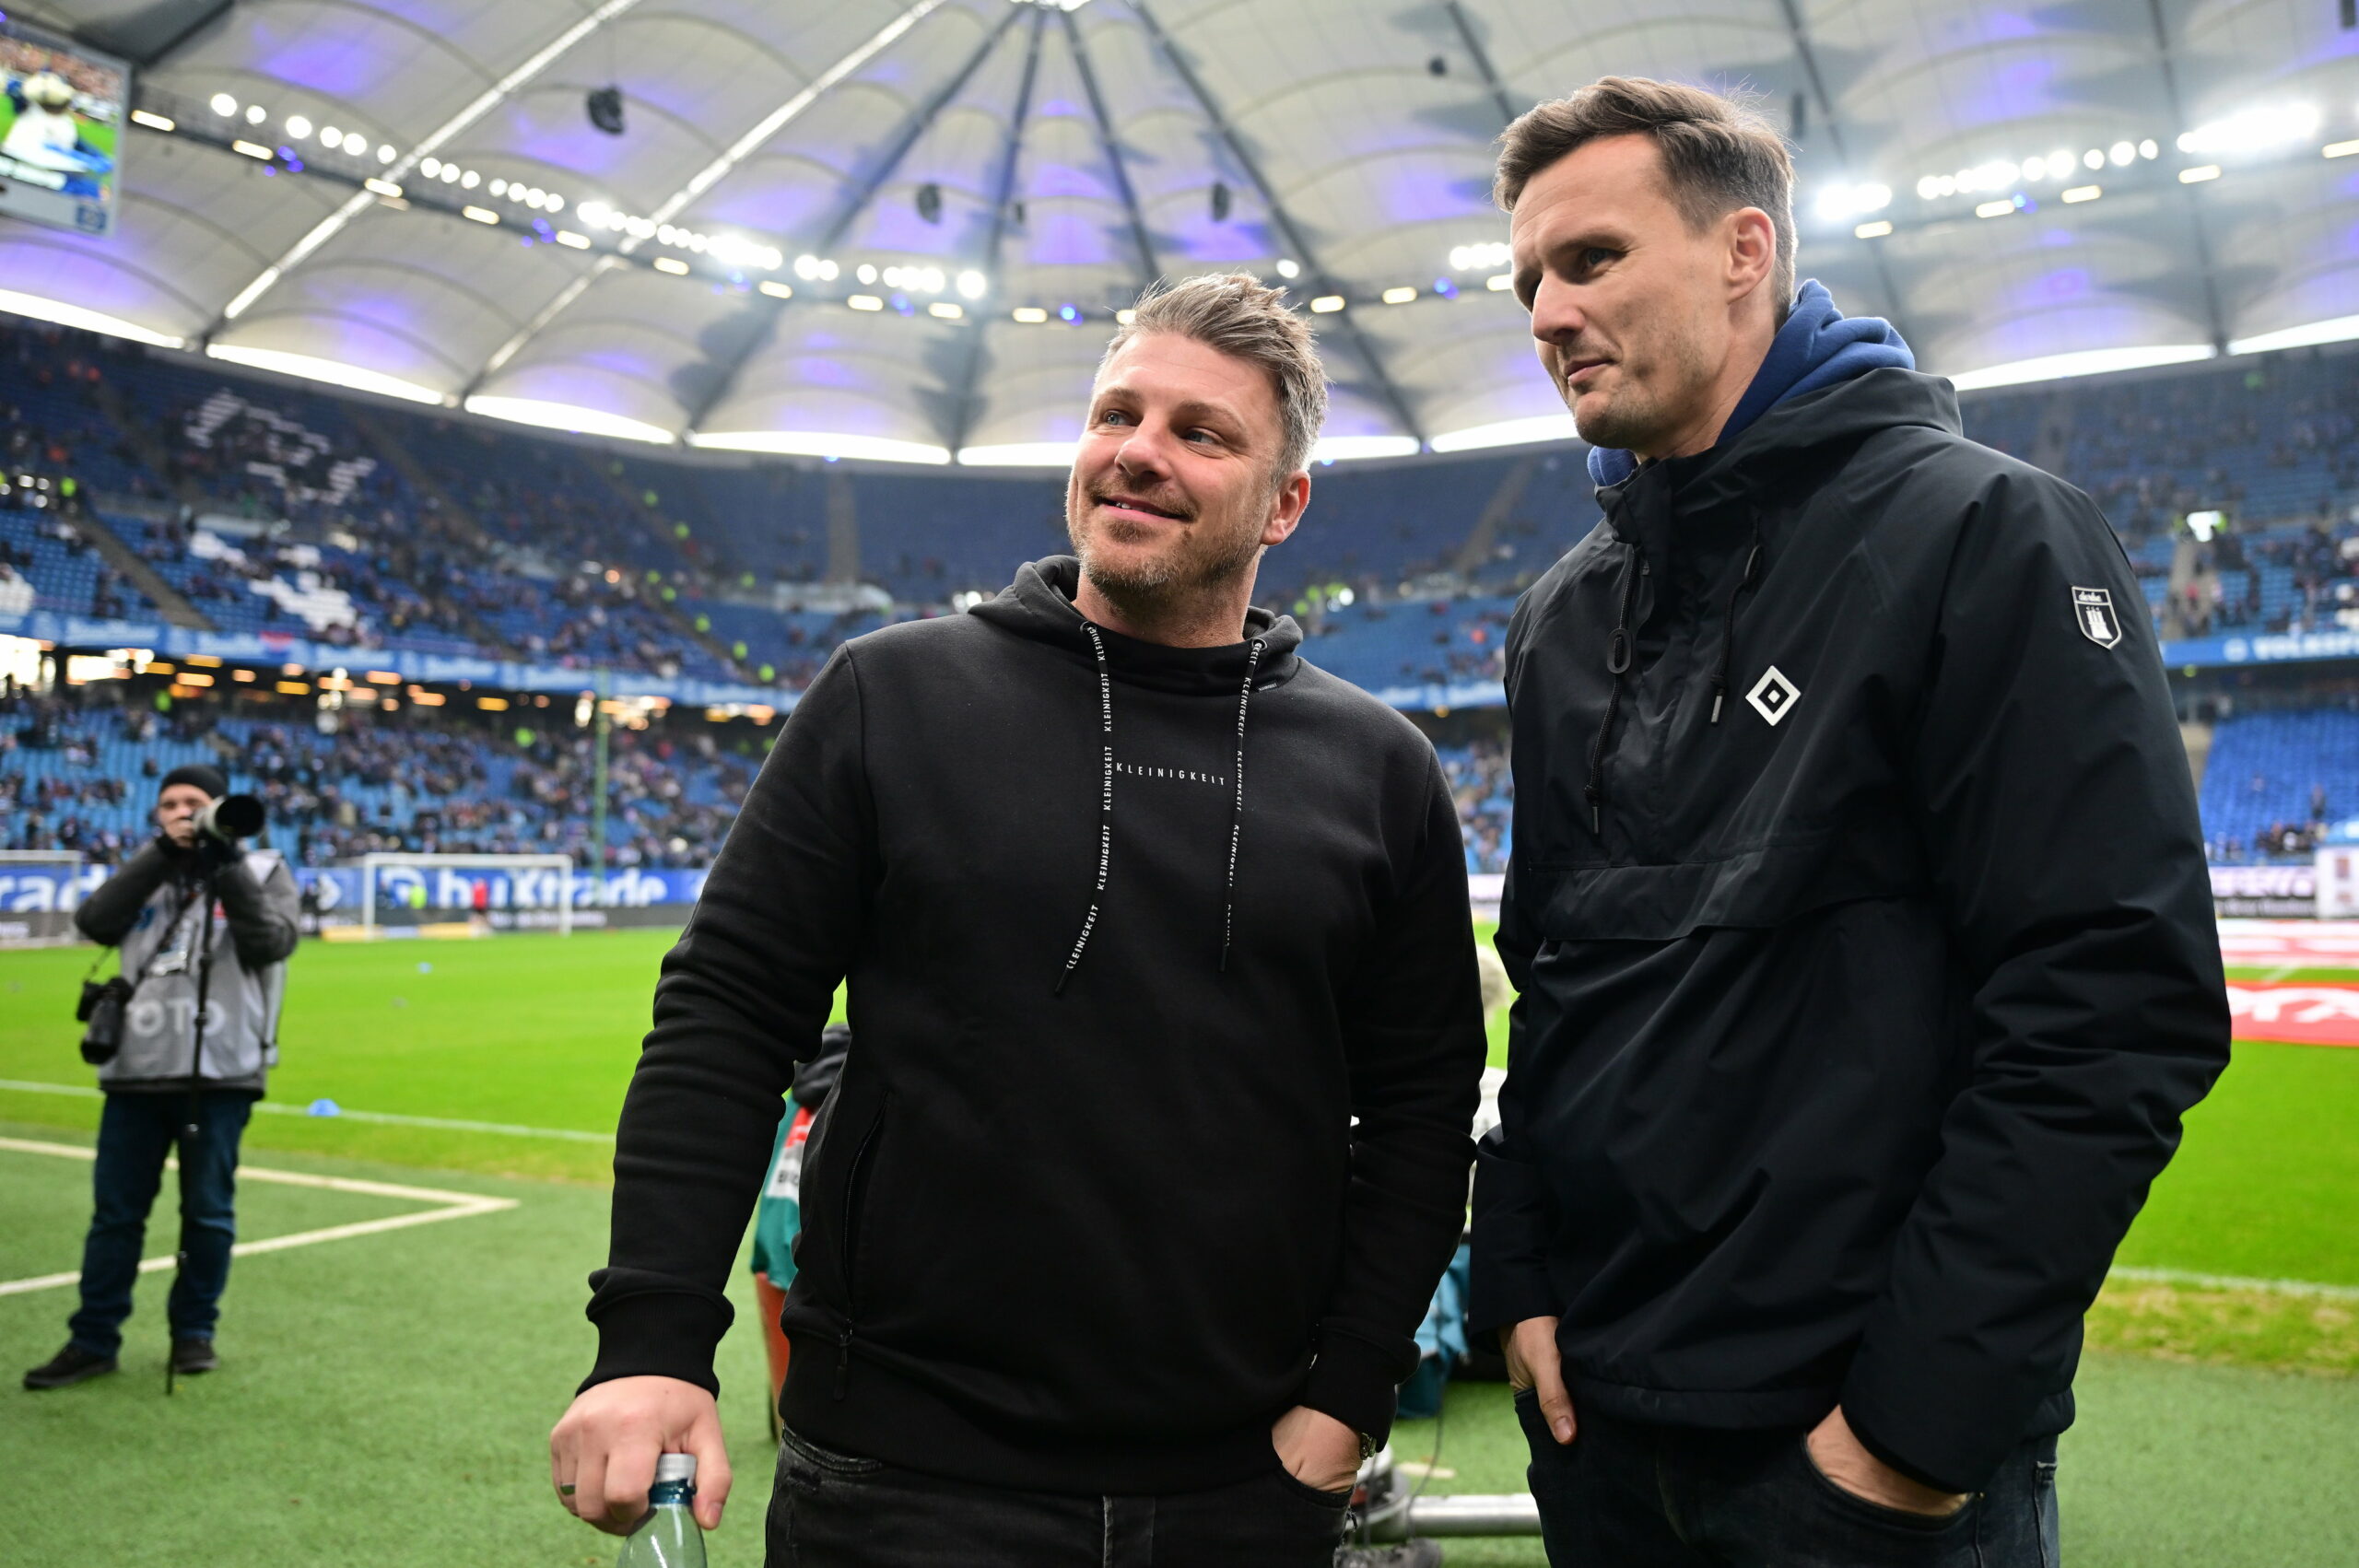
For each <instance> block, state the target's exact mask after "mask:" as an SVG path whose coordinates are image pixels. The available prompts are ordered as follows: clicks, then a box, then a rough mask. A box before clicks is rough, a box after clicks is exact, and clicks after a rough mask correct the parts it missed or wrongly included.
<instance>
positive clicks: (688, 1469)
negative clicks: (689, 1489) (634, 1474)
mask: <svg viewBox="0 0 2359 1568" xmlns="http://www.w3.org/2000/svg"><path fill="white" fill-rule="evenodd" d="M696 1479H697V1457H696V1456H695V1455H694V1454H666V1455H664V1456H663V1457H662V1458H660V1459H658V1460H656V1461H655V1483H656V1484H657V1485H658V1486H661V1485H663V1483H664V1482H665V1481H675V1480H684V1481H688V1482H690V1483H693V1482H694V1481H695V1480H696Z"/></svg>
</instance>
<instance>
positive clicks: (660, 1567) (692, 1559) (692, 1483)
mask: <svg viewBox="0 0 2359 1568" xmlns="http://www.w3.org/2000/svg"><path fill="white" fill-rule="evenodd" d="M696 1500H697V1457H696V1456H695V1455H694V1454H666V1455H664V1456H663V1457H662V1458H660V1459H658V1460H656V1461H655V1484H654V1485H653V1486H652V1487H650V1488H649V1489H648V1492H647V1515H646V1516H645V1517H644V1518H642V1519H640V1521H639V1527H638V1528H637V1529H635V1530H633V1531H631V1533H630V1534H629V1536H628V1537H627V1538H626V1539H624V1541H623V1554H622V1555H621V1556H620V1557H618V1558H616V1559H615V1568H704V1532H703V1531H702V1530H700V1529H698V1528H697V1516H696V1515H695V1514H694V1513H693V1512H691V1511H690V1508H691V1505H692V1504H694V1503H695V1502H696Z"/></svg>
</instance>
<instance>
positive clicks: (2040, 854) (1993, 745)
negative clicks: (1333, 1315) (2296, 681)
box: [1470, 369, 2228, 1491]
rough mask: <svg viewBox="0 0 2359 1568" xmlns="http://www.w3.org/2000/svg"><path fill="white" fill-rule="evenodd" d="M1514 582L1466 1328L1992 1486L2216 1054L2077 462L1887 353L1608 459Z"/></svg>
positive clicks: (2213, 1008)
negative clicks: (1504, 833) (1728, 432)
mask: <svg viewBox="0 0 2359 1568" xmlns="http://www.w3.org/2000/svg"><path fill="white" fill-rule="evenodd" d="M1599 498H1600V500H1601V502H1602V504H1603V505H1604V507H1605V509H1606V521H1604V522H1603V523H1602V524H1601V525H1600V526H1599V527H1598V529H1597V530H1596V531H1595V532H1592V533H1591V534H1590V536H1589V537H1588V538H1587V539H1585V540H1583V541H1582V542H1581V543H1580V544H1578V545H1576V546H1574V548H1573V549H1572V550H1571V551H1570V552H1569V553H1568V554H1567V556H1565V558H1564V559H1563V560H1561V561H1559V562H1558V563H1557V564H1556V565H1555V567H1554V568H1552V569H1551V570H1550V571H1549V572H1548V574H1547V575H1546V576H1545V577H1543V578H1542V579H1541V580H1540V581H1539V582H1538V583H1536V584H1534V585H1533V587H1532V591H1530V592H1529V593H1527V594H1526V595H1525V596H1524V597H1523V600H1522V601H1521V603H1519V604H1518V605H1517V607H1516V614H1515V618H1514V620H1513V622H1512V624H1511V625H1510V626H1509V629H1508V645H1507V679H1508V701H1509V705H1510V708H1511V709H1512V717H1513V726H1514V744H1515V786H1516V789H1515V794H1516V824H1515V850H1514V858H1513V862H1512V865H1511V866H1510V868H1509V871H1508V894H1507V897H1506V901H1505V903H1504V905H1503V906H1502V909H1501V924H1500V931H1499V952H1500V954H1501V955H1502V956H1503V957H1504V958H1505V959H1506V960H1507V965H1508V973H1509V974H1510V976H1511V977H1513V978H1514V980H1515V981H1516V984H1517V986H1518V988H1519V989H1520V992H1521V996H1520V1000H1519V1001H1518V1002H1517V1004H1516V1012H1515V1014H1514V1024H1513V1028H1512V1038H1511V1044H1510V1047H1509V1059H1508V1082H1507V1085H1506V1087H1505V1089H1504V1091H1503V1092H1502V1093H1501V1094H1500V1099H1499V1109H1500V1114H1501V1117H1502V1123H1501V1126H1500V1128H1499V1129H1498V1130H1497V1131H1496V1133H1494V1134H1491V1135H1489V1136H1487V1137H1486V1138H1485V1141H1484V1146H1483V1151H1482V1163H1481V1168H1480V1172H1479V1175H1478V1176H1477V1178H1476V1184H1475V1241H1474V1290H1473V1308H1472V1311H1471V1313H1470V1316H1471V1318H1472V1319H1473V1324H1472V1326H1473V1327H1475V1328H1488V1327H1492V1326H1496V1325H1498V1324H1502V1323H1508V1322H1512V1321H1515V1320H1518V1319H1520V1318H1525V1317H1530V1316H1543V1315H1558V1316H1561V1318H1562V1324H1561V1327H1560V1329H1559V1333H1558V1342H1559V1344H1560V1346H1561V1348H1562V1350H1563V1352H1564V1355H1565V1358H1566V1367H1567V1373H1568V1375H1569V1381H1570V1385H1571V1390H1572V1395H1573V1401H1574V1405H1575V1407H1576V1409H1577V1410H1578V1409H1579V1407H1581V1406H1583V1405H1587V1406H1589V1407H1590V1408H1591V1409H1597V1410H1607V1411H1611V1412H1614V1413H1618V1414H1622V1415H1625V1416H1630V1417H1635V1418H1637V1419H1640V1420H1646V1421H1654V1422H1672V1423H1680V1424H1692V1425H1697V1426H1707V1427H1766V1426H1777V1425H1784V1424H1788V1423H1792V1424H1797V1425H1799V1424H1803V1423H1807V1422H1815V1421H1816V1420H1818V1419H1819V1418H1820V1417H1822V1416H1824V1415H1825V1413H1826V1411H1827V1410H1828V1409H1829V1408H1830V1407H1832V1406H1834V1405H1835V1404H1836V1403H1837V1401H1838V1400H1839V1401H1840V1402H1841V1404H1842V1406H1843V1408H1844V1411H1845V1414H1846V1416H1847V1417H1848V1420H1849V1422H1850V1424H1851V1426H1852V1428H1853V1430H1854V1431H1856V1432H1857V1433H1859V1435H1860V1438H1861V1440H1862V1441H1863V1442H1865V1443H1866V1444H1867V1445H1868V1446H1869V1448H1870V1449H1872V1451H1874V1452H1875V1453H1877V1454H1878V1455H1880V1456H1881V1457H1884V1459H1885V1460H1886V1461H1887V1462H1889V1463H1892V1464H1895V1465H1896V1466H1898V1467H1899V1468H1900V1469H1904V1470H1906V1471H1907V1472H1908V1473H1910V1474H1912V1475H1915V1476H1916V1477H1918V1478H1919V1480H1925V1481H1928V1482H1931V1483H1932V1484H1934V1485H1937V1486H1940V1487H1942V1488H1943V1489H1944V1490H1951V1491H1967V1490H1972V1489H1975V1488H1978V1487H1979V1486H1980V1485H1982V1484H1983V1483H1984V1481H1985V1480H1987V1479H1988V1478H1989V1475H1990V1473H1991V1471H1992V1469H1994V1468H1995V1467H1996V1466H1997V1464H1998V1462H1999V1461H2000V1459H2001V1457H2003V1456H2004V1455H2005V1454H2006V1453H2007V1452H2008V1450H2009V1449H2010V1448H2012V1447H2013V1445H2015V1444H2017V1443H2018V1442H2020V1441H2021V1440H2022V1439H2023V1438H2025V1437H2026V1436H2029V1435H2032V1434H2035V1433H2048V1432H2055V1431H2058V1430H2060V1428H2061V1427H2062V1426H2063V1425H2064V1424H2065V1423H2066V1422H2068V1421H2069V1420H2070V1419H2071V1379H2072V1369H2073V1363H2074V1360H2075V1357H2076V1355H2077V1353H2078V1351H2079V1347H2080V1331H2081V1317H2082V1314H2083V1311H2084V1309H2085V1308H2086V1307H2087V1305H2088V1304H2089V1301H2090V1299H2091V1297H2093V1296H2094V1295H2095V1293H2096V1290H2097V1286H2098V1284H2099V1283H2100V1282H2101V1281H2103V1279H2104V1277H2105V1273H2106V1268H2107V1262H2108V1260H2109V1259H2110V1258H2111V1257H2112V1255H2113V1249H2114V1247H2115V1246H2116V1245H2117V1244H2118V1242H2119V1241H2120V1239H2121V1236H2122V1233H2123V1232H2124V1230H2125V1229H2127V1227H2128V1226H2129V1223H2130V1217H2131V1215H2132V1214H2134V1213H2135V1212H2136V1211H2137V1209H2138V1206H2139V1204H2140V1202H2141V1201H2142V1199H2144V1196H2145V1192H2146V1187H2147V1184H2148V1183H2149V1182H2150V1181H2151V1180H2152V1179H2153V1178H2154V1174H2155V1173H2156V1172H2157V1171H2159V1170H2160V1169H2161V1168H2162V1166H2163V1164H2164V1162H2165V1160H2166V1159H2168V1158H2169V1156H2170V1153H2171V1151H2172V1149H2173V1147H2174V1146H2175V1145H2176V1143H2177V1137H2178V1127H2179V1117H2180V1115H2181V1113H2182V1112H2183V1111H2185V1110H2186V1108H2187V1107H2188V1106H2190V1105H2192V1104H2193V1103H2194V1102H2195V1101H2196V1100H2197V1099H2199V1098H2201V1095H2202V1094H2203V1093H2204V1091H2205V1089H2206V1087H2207V1086H2208V1085H2209V1084H2210V1083H2211V1082H2212V1077H2213V1075H2214V1074H2216V1073H2217V1072H2218V1071H2220V1068H2221V1066H2222V1065H2223V1063H2224V1062H2225V1060H2226V1059H2227V1050H2228V1012H2227V1003H2226V997H2225V994H2224V988H2223V984H2222V979H2221V972H2220V950H2219V945H2218V942H2217V939H2216V937H2215V935H2214V932H2213V930H2212V897H2211V888H2210V883H2209V880H2208V877H2207V875H2206V872H2205V870H2204V860H2203V848H2202V840H2201V830H2200V828H2199V827H2198V825H2197V821H2196V813H2195V793H2194V790H2193V787H2192V784H2191V783H2190V781H2189V775H2188V766H2187V757H2186V754H2185V753H2184V751H2183V750H2182V749H2181V746H2180V743H2179V738H2178V732H2177V726H2176V725H2175V723H2174V722H2173V717H2172V709H2171V700H2170V694H2169V692H2168V691H2167V689H2166V688H2165V682H2164V676H2163V668H2162V662H2161V659H2160V657H2159V653H2158V650H2157V649H2156V647H2155V642H2154V631H2153V628H2152V627H2151V626H2150V625H2149V624H2148V621H2147V617H2146V608H2145V601H2144V599H2143V598H2142V595H2141V594H2140V592H2139V588H2138V581H2137V579H2136V578H2135V577H2133V576H2132V575H2131V574H2130V567H2129V563H2128V562H2127V561H2126V560H2125V559H2124V558H2123V556H2122V553H2121V546H2120V544H2118V542H2117V541H2116V539H2115V538H2114V535H2113V532H2112V530H2111V529H2109V528H2107V526H2106V521H2105V519H2104V518H2103V517H2102V516H2100V515H2099V514H2098V512H2097V509H2096V508H2095V506H2093V505H2092V504H2091V503H2090V501H2089V499H2088V497H2085V496H2083V495H2082V494H2081V493H2080V492H2079V491H2077V490H2075V489H2073V488H2071V486H2068V485H2066V484H2064V483H2063V482H2062V481H2060V480H2058V479H2055V478H2052V477H2050V476H2049V475H2048V474H2043V473H2040V472H2039V471H2038V470H2036V469H2034V468H2030V467H2027V466H2025V464H2023V463H2020V462H2014V461H2013V460H2012V459H2010V458H2006V457H2003V456H2001V455H2000V454H1999V453H1997V452H1994V451H1989V450H1988V449H1987V448H1983V447H1978V446H1976V445H1974V444H1973V443H1972V442H1970V441H1967V440H1966V439H1964V438H1963V436H1961V435H1960V433H1959V428H1958V418H1957V405H1956V403H1955V400H1954V397H1953V396H1952V394H1951V392H1950V390H1949V388H1948V386H1947V385H1946V384H1945V383H1943V382H1942V381H1940V380H1936V379H1934V378H1932V377H1930V376H1920V375H1918V374H1915V373H1914V372H1911V371H1908V370H1903V369H1875V370H1870V371H1868V372H1867V373H1866V374H1864V375H1861V376H1860V377H1858V378H1857V379H1855V380H1848V381H1846V382H1843V383H1841V384H1838V385H1837V386H1834V387H1831V388H1828V389H1826V390H1825V391H1821V392H1813V393H1810V394H1807V395H1805V396H1802V397H1800V398H1796V399H1793V400H1791V401H1789V402H1787V403H1784V404H1780V405H1778V407H1777V408H1775V409H1773V410H1771V411H1770V412H1769V413H1767V414H1766V415H1763V416H1762V417H1761V419H1760V421H1759V423H1757V424H1755V426H1754V427H1752V428H1751V429H1749V430H1747V431H1746V432H1744V434H1743V436H1742V437H1741V438H1739V439H1736V440H1735V441H1732V442H1731V443H1730V444H1729V445H1728V446H1726V447H1715V448H1714V449H1712V450H1711V451H1708V452H1704V453H1700V454H1698V455H1696V456H1694V457H1689V458H1679V459H1673V460H1671V461H1668V462H1658V463H1655V464H1652V465H1650V466H1649V467H1648V468H1645V469H1643V470H1641V471H1639V472H1638V473H1637V475H1636V476H1635V477H1633V478H1631V479H1630V480H1628V481H1627V482H1626V483H1625V484H1624V485H1622V486H1615V487H1611V488H1608V489H1604V490H1601V491H1600V492H1599Z"/></svg>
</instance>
